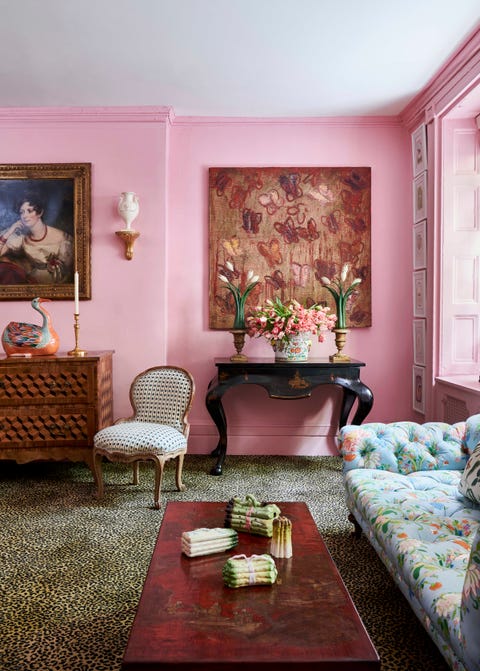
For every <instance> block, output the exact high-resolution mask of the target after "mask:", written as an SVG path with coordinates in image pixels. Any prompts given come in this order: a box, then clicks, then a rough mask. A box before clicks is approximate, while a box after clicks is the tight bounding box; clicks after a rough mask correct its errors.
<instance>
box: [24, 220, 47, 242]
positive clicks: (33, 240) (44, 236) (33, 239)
mask: <svg viewBox="0 0 480 671" xmlns="http://www.w3.org/2000/svg"><path fill="white" fill-rule="evenodd" d="M43 225H44V226H45V233H44V234H43V235H42V237H41V238H34V237H33V235H32V234H31V233H29V234H28V237H29V238H30V240H31V241H32V242H42V240H45V238H46V237H47V233H48V227H47V224H43Z"/></svg>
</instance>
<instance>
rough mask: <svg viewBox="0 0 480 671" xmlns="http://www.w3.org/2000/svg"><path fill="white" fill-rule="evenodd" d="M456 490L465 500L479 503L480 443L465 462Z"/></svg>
mask: <svg viewBox="0 0 480 671" xmlns="http://www.w3.org/2000/svg"><path fill="white" fill-rule="evenodd" d="M458 490H459V492H460V494H463V496H466V497H467V499H471V500H472V501H475V503H480V443H479V444H478V445H477V447H476V448H475V449H474V450H473V452H472V454H471V455H470V458H469V460H468V461H467V465H466V466H465V470H464V471H463V475H462V477H461V479H460V484H459V485H458Z"/></svg>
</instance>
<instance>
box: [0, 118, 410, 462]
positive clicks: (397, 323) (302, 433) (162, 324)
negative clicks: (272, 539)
mask: <svg viewBox="0 0 480 671" xmlns="http://www.w3.org/2000/svg"><path fill="white" fill-rule="evenodd" d="M0 146H2V160H3V162H4V163H29V162H31V163H40V162H52V163H61V162H80V161H81V162H91V163H92V300H91V301H82V302H81V305H80V312H81V315H80V322H81V331H80V333H81V337H80V344H81V346H82V347H83V348H86V349H91V350H93V349H114V350H115V355H114V384H115V397H114V403H115V415H116V416H121V415H124V414H127V413H128V412H129V404H128V388H129V384H130V381H131V379H132V378H133V376H134V375H135V374H136V373H137V372H139V371H140V370H142V369H144V368H146V367H148V366H152V365H155V364H161V363H164V362H168V363H172V364H177V365H182V366H185V367H187V368H189V369H190V370H191V371H192V373H193V375H194V377H195V380H196V386H197V393H196V398H195V401H194V405H193V408H192V412H191V424H192V430H191V440H190V450H191V451H192V452H199V453H207V452H209V451H210V450H211V449H213V448H214V447H215V445H216V441H217V435H216V429H215V427H214V425H213V423H212V421H211V419H210V417H209V415H208V413H207V412H206V410H205V406H204V398H205V393H206V389H207V385H208V381H209V380H210V378H211V377H212V376H213V374H214V372H215V367H214V363H213V360H214V358H215V357H217V356H230V354H232V353H233V345H232V337H231V335H230V334H229V333H224V332H213V331H209V329H208V326H207V324H208V315H207V292H208V282H207V280H208V217H207V215H208V204H207V171H208V167H209V166H219V165H225V166H269V165H270V166H278V165H285V166H288V165H290V166H307V165H318V166H326V165H330V166H334V165H341V166H371V168H372V280H373V282H372V284H373V326H372V327H371V328H366V329H359V330H357V331H352V332H351V333H350V335H349V339H348V344H347V350H348V353H349V354H350V355H351V356H352V357H354V358H357V359H361V360H363V361H365V362H366V364H367V366H366V368H365V369H364V372H363V374H362V379H363V380H364V381H365V382H366V383H367V384H368V385H369V386H370V387H371V389H372V390H373V393H374V395H375V404H374V409H373V412H372V414H371V415H370V416H369V419H371V420H378V421H391V420H394V419H409V418H411V417H412V411H411V361H412V344H411V341H412V336H411V322H412V283H411V277H412V261H411V259H412V239H411V236H412V232H411V226H410V225H409V222H410V217H411V187H410V185H411V165H410V162H411V160H410V137H409V135H408V134H407V132H406V131H405V130H404V129H403V128H402V126H401V125H400V123H399V121H398V120H397V119H389V118H364V119H318V120H309V119H306V120H290V121H288V120H243V121H242V120H221V119H220V120H216V119H209V120H199V119H189V118H183V119H182V118H178V119H175V120H174V121H173V122H172V123H171V122H170V120H169V115H168V110H166V109H165V108H155V109H153V108H132V109H130V108H126V109H122V108H115V109H95V108H92V109H88V108H82V109H80V110H76V109H71V110H68V109H66V110H55V109H54V110H48V109H41V110H30V111H28V110H0ZM125 190H129V191H135V192H136V193H138V194H139V196H140V215H139V217H138V219H137V221H136V222H135V225H136V227H137V228H138V229H139V230H140V232H141V236H140V238H139V240H138V241H137V243H136V246H135V255H134V258H133V260H132V261H126V260H125V259H124V257H123V249H122V247H121V243H120V241H119V240H118V239H117V238H116V236H115V235H114V231H115V230H117V229H119V228H121V226H122V222H121V220H120V219H119V218H118V215H117V214H116V204H117V199H118V195H119V193H120V192H121V191H125ZM72 308H73V304H72V303H71V302H69V301H58V302H56V303H54V304H52V305H51V310H50V311H51V314H52V317H53V319H54V323H55V326H56V329H57V331H58V333H59V335H60V338H61V341H62V342H61V349H62V350H64V351H66V350H68V349H70V348H71V347H72V346H73V344H74V342H73V327H72V322H73V318H72V312H73V309H72ZM36 317H37V315H36V313H34V312H33V311H32V309H31V307H30V305H29V303H28V302H17V301H13V302H10V301H8V302H5V301H2V302H0V327H2V325H4V324H6V323H7V322H8V321H10V320H11V319H15V320H17V319H19V320H32V321H34V320H36ZM245 351H246V353H247V354H249V355H257V356H262V355H270V352H269V349H268V347H267V345H266V343H264V342H262V341H251V342H247V345H246V348H245ZM333 351H335V348H334V344H333V336H329V337H327V342H326V343H323V344H322V345H320V344H316V345H315V346H314V351H313V355H316V356H328V354H330V353H332V352H333ZM338 398H339V393H338V391H337V390H330V389H329V388H327V387H324V388H323V389H319V390H317V391H316V392H314V395H313V398H312V399H310V400H305V401H297V402H286V401H274V400H271V399H268V397H267V395H266V392H265V391H264V390H263V389H261V388H256V387H245V388H241V389H237V390H235V391H234V392H229V394H227V396H226V397H225V407H226V410H227V416H228V420H229V434H230V441H229V451H230V452H232V453H235V452H237V453H252V452H258V453H285V454H314V453H316V454H318V453H322V452H328V450H332V449H334V440H333V436H334V435H335V431H336V426H335V420H336V419H337V417H338V414H337V413H338V403H337V401H338ZM325 436H329V438H327V439H326V438H325Z"/></svg>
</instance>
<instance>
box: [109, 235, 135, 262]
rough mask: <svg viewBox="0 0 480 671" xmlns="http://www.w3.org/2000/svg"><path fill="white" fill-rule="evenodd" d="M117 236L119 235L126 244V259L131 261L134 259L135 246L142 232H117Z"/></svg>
mask: <svg viewBox="0 0 480 671" xmlns="http://www.w3.org/2000/svg"><path fill="white" fill-rule="evenodd" d="M115 235H118V237H119V238H121V239H122V240H123V242H124V243H125V258H126V259H128V260H129V261H131V259H133V245H134V243H135V240H136V239H137V238H138V236H139V235H140V232H139V231H133V230H130V229H124V230H123V231H115Z"/></svg>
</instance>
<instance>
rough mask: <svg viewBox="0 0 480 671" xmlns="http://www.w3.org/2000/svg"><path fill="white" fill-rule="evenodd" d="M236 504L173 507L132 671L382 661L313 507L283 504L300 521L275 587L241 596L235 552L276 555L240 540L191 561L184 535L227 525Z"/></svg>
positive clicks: (143, 606)
mask: <svg viewBox="0 0 480 671" xmlns="http://www.w3.org/2000/svg"><path fill="white" fill-rule="evenodd" d="M225 506H226V503H193V502H182V503H180V502H174V503H169V504H168V505H167V508H166V510H165V515H164V519H163V522H162V526H161V529H160V533H159V536H158V540H157V544H156V546H155V550H154V553H153V557H152V560H151V563H150V568H149V570H148V574H147V577H146V580H145V585H144V587H143V592H142V596H141V598H140V602H139V605H138V610H137V614H136V617H135V620H134V623H133V626H132V629H131V632H130V638H129V642H128V645H127V649H126V652H125V656H124V659H123V664H122V669H123V671H146V670H147V669H162V671H168V670H170V669H175V671H184V670H187V669H188V670H191V669H196V670H197V671H198V670H202V671H207V670H208V671H227V670H228V671H236V670H240V669H242V671H245V670H252V669H256V670H257V669H261V668H262V669H263V668H265V667H266V668H268V669H272V670H273V669H274V668H275V669H289V670H290V669H293V670H294V669H302V670H306V669H316V670H318V669H321V670H323V671H325V670H326V669H332V671H333V670H335V671H372V670H373V669H376V670H378V669H380V661H379V658H378V655H377V653H376V651H375V648H374V647H373V645H372V643H371V641H370V638H369V637H368V634H367V632H366V630H365V627H364V625H363V623H362V621H361V620H360V617H359V615H358V613H357V611H356V608H355V606H354V604H353V602H352V600H351V598H350V595H349V594H348V592H347V589H346V587H345V585H344V584H343V582H342V579H341V577H340V574H339V573H338V570H337V568H336V566H335V564H334V563H333V561H332V559H331V557H330V555H329V553H328V550H327V548H326V546H325V543H324V542H323V540H322V538H321V536H320V534H319V533H318V530H317V527H316V525H315V522H314V520H313V518H312V516H311V514H310V512H309V510H308V507H307V506H306V504H305V503H278V506H279V507H280V509H281V511H282V515H285V516H286V517H289V518H290V519H291V520H292V543H293V557H292V558H290V559H275V562H276V565H277V569H278V578H277V582H276V583H275V584H274V585H272V586H253V587H241V588H238V589H231V588H228V587H225V586H224V584H223V580H222V567H223V565H224V563H225V562H226V560H227V559H228V557H229V556H233V555H235V554H246V555H247V556H248V555H251V554H262V553H264V552H268V548H269V539H268V538H264V537H260V536H252V535H249V534H244V533H239V544H238V546H237V547H236V548H234V549H233V550H230V551H228V552H224V553H221V554H215V555H209V556H206V557H196V558H189V557H187V556H185V555H183V554H182V553H181V534H182V532H183V531H190V530H192V529H195V528H198V527H221V526H223V521H224V517H225Z"/></svg>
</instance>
